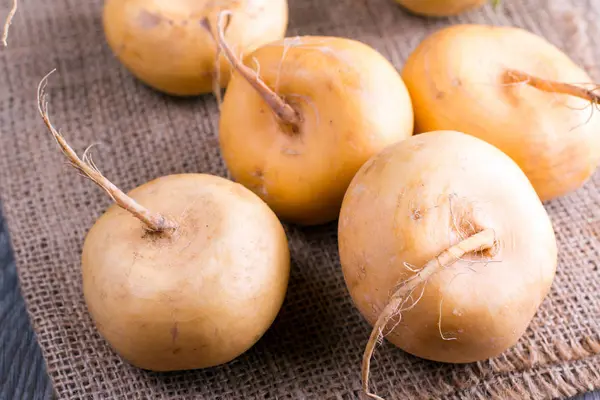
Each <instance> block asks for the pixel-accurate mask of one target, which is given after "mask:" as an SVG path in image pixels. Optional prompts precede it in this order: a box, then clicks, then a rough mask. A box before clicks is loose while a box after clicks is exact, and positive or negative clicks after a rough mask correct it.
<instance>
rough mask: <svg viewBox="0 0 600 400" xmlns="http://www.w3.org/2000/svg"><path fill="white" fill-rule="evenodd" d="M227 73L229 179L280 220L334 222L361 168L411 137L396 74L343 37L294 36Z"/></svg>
mask: <svg viewBox="0 0 600 400" xmlns="http://www.w3.org/2000/svg"><path fill="white" fill-rule="evenodd" d="M225 18H226V15H225V14H222V15H221V18H220V19H219V21H220V24H219V27H218V29H217V31H218V32H219V38H218V40H219V43H220V45H221V47H222V51H223V53H224V55H225V56H227V58H228V59H229V61H230V62H231V63H232V65H233V67H234V70H235V72H234V74H233V77H232V80H231V82H230V84H229V86H228V88H227V91H226V93H225V98H224V101H223V105H222V108H221V120H220V134H219V137H220V145H221V152H222V155H223V158H224V160H225V162H226V164H227V166H228V168H229V170H230V172H231V174H232V176H233V178H234V179H235V180H236V181H238V182H240V183H242V184H243V185H244V186H246V187H248V188H250V189H251V190H252V191H254V192H255V193H256V194H258V195H259V196H260V197H261V198H262V199H263V200H265V201H266V202H267V204H269V206H270V207H271V208H272V209H273V210H274V211H275V213H276V214H277V215H278V216H279V217H280V218H281V219H283V220H286V221H288V222H292V223H296V224H300V225H315V224H321V223H325V222H328V221H332V220H335V219H337V216H338V214H339V209H340V206H341V202H342V198H343V196H344V193H345V191H346V189H347V187H348V184H349V183H350V181H351V180H352V177H353V176H354V174H355V173H356V171H358V169H359V168H360V166H361V165H362V164H363V163H364V162H365V161H367V159H369V157H371V156H372V155H373V154H375V153H377V152H378V151H380V150H381V149H383V148H384V147H385V146H387V145H389V144H391V143H394V142H396V141H399V140H403V139H405V138H407V137H409V136H411V135H412V132H413V111H412V105H411V101H410V97H409V95H408V92H407V90H406V87H405V85H404V83H403V82H402V79H401V77H400V75H399V73H398V72H397V71H396V70H395V69H394V67H393V66H392V65H391V64H390V63H389V62H388V61H387V60H386V59H385V58H384V57H383V56H382V55H381V54H379V53H378V52H377V51H375V50H374V49H372V48H371V47H369V46H367V45H365V44H363V43H360V42H357V41H354V40H350V39H344V38H335V37H314V36H306V37H296V38H287V39H285V40H282V41H278V42H274V43H271V44H269V45H267V46H264V47H262V48H260V49H258V50H256V51H255V52H254V53H252V54H250V55H248V57H247V58H246V60H247V63H248V65H252V66H253V67H254V68H255V70H254V69H252V68H250V67H249V66H246V65H245V64H244V63H243V62H242V61H241V60H239V59H238V58H237V57H235V54H233V52H232V51H231V49H230V48H229V46H228V44H227V42H226V38H225V37H224V36H223V26H224V21H225Z"/></svg>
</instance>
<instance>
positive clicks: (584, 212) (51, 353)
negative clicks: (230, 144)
mask: <svg viewBox="0 0 600 400" xmlns="http://www.w3.org/2000/svg"><path fill="white" fill-rule="evenodd" d="M289 2H290V27H289V30H288V35H289V36H292V35H300V34H318V35H335V36H346V37H350V38H354V39H359V40H361V41H363V42H365V43H367V44H369V45H371V46H373V47H375V48H376V49H377V50H379V51H380V52H382V53H383V54H384V55H385V56H386V57H388V58H389V59H390V60H391V61H392V62H393V63H394V65H395V66H397V67H398V68H400V67H401V66H402V65H403V62H404V60H405V59H406V57H407V56H408V54H409V52H410V51H411V50H412V49H413V48H414V47H415V46H416V45H417V44H418V43H419V42H420V41H421V40H422V39H423V38H424V37H425V35H426V34H428V33H430V32H432V31H434V30H436V29H439V28H441V27H443V26H446V25H449V24H453V23H462V22H478V23H488V24H495V25H515V26H520V27H524V28H526V29H528V30H531V31H533V32H535V33H537V34H540V35H543V36H545V37H546V38H548V39H549V40H550V41H552V42H553V43H555V44H557V45H558V46H560V47H561V48H563V49H564V50H566V51H567V53H568V54H569V55H570V56H572V57H573V58H574V59H575V60H576V61H577V62H578V63H580V64H581V65H583V66H584V67H586V68H587V69H588V70H589V71H590V72H591V73H592V74H593V76H594V77H595V79H600V74H598V71H597V70H595V66H596V64H597V63H598V62H599V61H600V57H599V55H600V53H599V52H598V51H600V50H597V51H596V52H594V50H593V47H592V46H593V45H594V44H595V43H593V41H592V40H591V38H598V37H600V32H599V30H598V28H597V27H596V24H595V22H596V21H598V20H599V19H600V1H597V0H587V1H584V0H571V1H567V0H503V1H502V4H501V6H500V8H499V9H497V10H496V11H494V10H493V9H492V8H491V7H486V8H484V9H483V10H481V11H478V12H473V13H469V14H467V15H463V16H460V17H457V18H452V19H447V20H426V19H422V18H419V17H415V16H411V15H409V14H407V13H406V12H405V11H403V10H402V9H401V8H399V7H398V6H397V5H396V4H395V3H394V2H393V1H392V0H364V1H363V0H337V1H324V0H289ZM2 3H4V4H3V5H2V7H3V8H1V10H2V11H8V6H9V4H8V3H9V2H8V0H3V2H2ZM101 11H102V1H100V0H93V1H91V0H90V1H88V0H86V1H75V0H55V1H44V0H29V1H26V2H23V3H22V5H21V8H20V10H19V13H18V14H17V17H16V18H15V20H14V23H13V25H12V30H11V36H10V41H9V48H8V49H6V50H2V51H1V52H0V62H1V64H0V65H1V70H0V71H1V72H0V88H1V90H0V130H1V137H0V184H1V187H0V193H1V196H2V202H3V207H4V212H5V214H6V218H7V220H8V223H9V227H10V232H11V235H12V241H13V245H14V249H15V255H16V259H17V264H18V269H19V275H20V280H21V285H22V290H23V294H24V296H25V298H26V302H27V305H28V310H29V313H30V315H31V319H32V321H33V324H34V327H35V331H36V333H37V335H38V339H39V342H40V344H41V347H42V350H43V353H44V356H45V359H46V362H47V365H48V370H49V373H50V375H51V377H52V380H53V383H54V387H55V390H56V392H57V394H58V396H59V398H63V399H80V398H110V399H117V398H127V399H150V398H152V399H175V398H196V399H217V398H219V399H234V398H235V399H242V398H243V399H252V398H269V399H274V398H277V399H287V398H290V399H303V398H307V399H308V398H310V399H355V398H358V397H359V395H360V375H359V365H360V359H361V356H362V351H363V347H364V345H365V343H366V340H367V338H368V336H369V333H370V327H369V326H368V325H367V323H366V322H365V321H364V320H363V318H362V317H361V316H360V314H359V313H358V311H357V310H356V309H355V308H354V307H353V305H352V303H351V300H350V297H349V295H348V293H347V290H346V287H345V285H344V280H343V276H342V273H341V268H340V265H339V259H338V254H337V241H336V224H335V223H332V224H329V225H327V226H323V227H317V228H309V229H300V228H297V227H293V226H288V227H286V228H287V232H288V237H289V241H290V248H291V255H292V274H291V281H290V286H289V289H288V294H287V298H286V301H285V304H284V306H283V308H282V310H281V312H280V314H279V316H278V318H277V320H276V322H275V323H274V325H273V326H272V327H271V329H270V330H269V331H268V332H267V334H266V335H265V336H264V337H263V339H262V340H261V341H260V342H259V343H258V344H257V345H256V346H254V347H253V348H252V349H251V350H250V351H248V352H247V353H246V354H244V355H242V356H241V357H239V358H238V359H237V360H235V361H233V362H231V363H229V364H227V365H224V366H221V367H218V368H212V369H207V370H203V371H188V372H182V373H169V374H158V373H149V372H144V371H140V370H138V369H136V368H134V367H132V366H130V365H128V364H127V363H124V362H123V361H122V360H120V359H119V357H117V356H116V355H115V354H114V353H113V352H112V351H111V350H110V348H109V347H108V346H107V344H106V343H105V342H104V341H103V339H102V338H101V337H100V336H99V335H98V333H97V332H96V330H95V328H94V326H93V323H92V321H91V319H90V317H89V315H88V313H87V312H86V307H85V304H84V300H83V296H82V290H81V274H80V254H81V248H82V243H83V239H84V236H85V234H86V232H87V230H88V229H89V228H90V227H91V225H92V224H93V222H94V220H95V219H96V218H97V217H98V216H99V215H101V213H102V212H103V210H104V209H105V208H106V207H107V206H108V205H109V201H110V200H109V199H108V198H107V196H106V195H105V194H104V193H103V192H102V191H101V190H99V189H98V188H97V187H95V186H94V185H92V184H91V183H90V182H89V181H86V180H84V179H83V178H80V177H78V176H77V175H76V174H75V172H74V171H73V170H70V169H68V168H67V167H66V166H65V164H64V160H63V159H62V158H61V155H60V154H59V152H58V150H57V148H56V145H55V143H54V142H53V141H52V139H51V138H50V136H49V134H48V132H47V131H46V129H45V128H44V126H43V124H42V121H41V120H40V118H39V116H38V114H37V109H36V103H35V94H36V86H37V84H38V82H39V80H40V79H41V78H42V77H43V76H44V75H45V74H46V73H47V72H48V71H49V70H50V69H52V68H57V73H55V74H54V75H53V76H52V77H51V80H50V85H49V88H48V91H49V93H50V110H51V114H52V116H53V120H54V123H55V124H56V125H57V126H58V127H60V128H61V130H62V132H63V133H64V135H65V136H66V137H67V138H68V140H69V141H70V142H71V144H72V145H73V146H74V147H75V148H76V149H77V150H78V151H82V150H83V149H85V148H86V147H87V146H88V145H90V144H91V143H99V145H98V146H97V147H96V148H95V150H94V157H95V161H96V164H98V166H99V167H100V168H101V170H102V171H103V172H104V174H105V175H106V176H107V177H109V178H110V179H112V180H113V181H114V182H115V183H116V184H118V185H119V186H120V187H122V188H123V189H125V190H130V189H132V188H134V187H135V186H137V185H140V184H142V183H144V182H146V181H148V180H150V179H153V178H156V177H158V176H161V175H167V174H172V173H181V172H206V173H212V174H217V175H222V176H227V173H226V169H225V167H224V164H223V162H222V160H221V158H220V154H219V149H218V141H217V135H218V129H217V128H218V112H217V107H216V103H215V101H214V98H213V97H212V96H203V97H198V98H194V99H185V100H183V99H174V98H171V97H168V96H164V95H161V94H159V93H157V92H155V91H153V90H150V89H148V88H147V87H145V86H144V85H142V84H141V83H139V82H138V81H137V80H135V79H134V78H133V77H132V76H131V75H130V74H129V73H128V72H127V71H126V70H124V68H122V67H121V65H120V64H119V63H118V62H117V60H116V59H115V58H114V57H113V55H112V54H111V52H110V50H109V48H108V47H107V45H106V44H105V41H104V36H103V32H102V25H101ZM565 134H568V132H565ZM599 134H600V132H599ZM248 140H252V138H251V137H249V138H248ZM546 207H547V210H548V212H549V213H550V215H551V217H552V220H553V223H554V226H555V229H556V234H557V238H558V243H559V248H560V257H559V258H560V259H559V266H558V272H557V276H556V280H555V283H554V286H553V288H552V291H551V294H550V296H549V297H548V299H547V300H546V301H545V302H544V304H543V306H542V307H541V309H540V310H539V312H538V313H537V315H536V317H535V319H534V320H533V322H532V324H531V326H530V329H529V330H528V331H527V333H526V335H525V336H524V337H523V338H522V340H521V341H520V342H519V343H518V345H517V346H516V347H514V348H513V349H511V350H509V351H507V352H506V353H505V354H503V355H502V356H500V357H498V358H496V359H493V360H490V361H486V362H480V363H476V364H470V365H458V366H454V365H443V364H438V363H433V362H428V361H424V360H421V359H418V358H415V357H412V356H409V355H407V354H406V353H404V352H402V351H401V350H399V349H397V348H395V347H393V346H391V345H389V344H387V343H386V344H384V345H383V346H381V347H380V348H379V349H378V351H377V353H376V356H375V361H374V364H373V376H372V380H373V388H374V390H376V392H377V393H379V394H381V395H383V396H386V397H387V398H389V399H408V398H457V399H470V398H478V399H479V398H535V399H550V398H564V397H567V396H570V395H574V394H576V393H580V392H585V391H588V390H592V389H595V388H600V356H598V355H597V354H598V353H600V343H599V340H600V279H599V275H600V274H599V273H598V266H599V264H600V239H599V237H600V175H596V177H595V178H594V179H593V180H592V181H590V182H589V183H588V184H587V185H586V186H585V187H584V188H582V189H581V190H579V191H577V192H576V193H573V194H571V195H569V196H567V197H565V198H563V199H560V200H556V201H552V202H549V203H548V204H547V205H546ZM524 223H525V221H524Z"/></svg>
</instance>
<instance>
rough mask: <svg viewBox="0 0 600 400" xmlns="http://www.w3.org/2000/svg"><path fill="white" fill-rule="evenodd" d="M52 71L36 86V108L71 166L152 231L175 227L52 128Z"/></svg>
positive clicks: (170, 229)
mask: <svg viewBox="0 0 600 400" xmlns="http://www.w3.org/2000/svg"><path fill="white" fill-rule="evenodd" d="M53 72H54V70H52V71H51V72H50V73H49V74H48V75H46V76H45V77H44V78H43V79H42V81H41V82H40V84H39V86H38V93H37V96H38V110H39V112H40V115H41V116H42V119H43V120H44V123H45V124H46V126H47V127H48V130H49V131H50V132H51V133H52V136H53V137H54V139H55V140H56V143H58V145H59V146H60V149H61V150H62V152H63V154H64V155H65V157H66V158H67V159H68V160H69V163H70V164H71V166H72V167H74V168H75V169H77V170H78V171H79V172H81V173H82V174H83V175H84V176H85V177H86V178H88V179H90V180H91V181H92V182H94V183H95V184H96V185H98V186H100V187H101V188H102V189H103V190H104V191H105V192H106V193H108V195H109V196H110V197H111V198H112V199H113V200H114V201H115V203H116V204H117V205H118V206H119V207H121V208H123V209H125V210H127V211H129V212H130V213H131V214H133V216H134V217H136V218H138V219H139V220H140V221H142V222H143V223H144V224H145V225H146V226H147V228H148V229H149V230H151V231H154V232H170V231H174V230H175V229H177V227H178V225H177V224H176V223H175V222H173V221H171V220H169V219H167V218H165V217H164V216H163V215H160V214H157V213H153V212H151V211H150V210H148V209H147V208H145V207H143V206H141V205H140V204H138V203H137V202H136V201H135V200H134V199H132V198H131V197H129V196H128V195H126V194H125V193H123V191H122V190H121V189H119V188H118V187H117V186H115V185H114V184H113V183H112V182H110V181H109V180H108V179H107V178H106V177H104V175H102V173H101V172H100V171H99V170H98V168H96V166H95V165H94V162H93V161H92V159H91V158H90V157H89V155H88V154H87V151H86V153H84V155H83V159H81V158H79V156H78V155H77V154H76V153H75V151H74V150H73V149H72V148H71V146H69V144H68V143H67V141H66V140H65V139H64V138H63V136H62V135H61V134H60V132H58V131H57V130H56V129H55V128H54V126H53V125H52V123H51V122H50V117H49V115H48V103H47V101H46V93H45V88H46V84H47V81H48V77H49V76H50V74H52V73H53Z"/></svg>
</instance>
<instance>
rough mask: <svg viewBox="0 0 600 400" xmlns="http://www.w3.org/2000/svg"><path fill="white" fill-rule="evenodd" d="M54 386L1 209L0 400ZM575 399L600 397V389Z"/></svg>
mask: <svg viewBox="0 0 600 400" xmlns="http://www.w3.org/2000/svg"><path fill="white" fill-rule="evenodd" d="M52 397H53V391H52V385H51V383H50V379H49V377H48V375H47V374H46V369H45V364H44V360H43V358H42V354H41V351H40V348H39V346H38V344H37V341H36V338H35V334H34V333H33V329H32V327H31V323H30V321H29V318H28V316H27V311H26V309H25V303H24V300H23V298H22V296H21V293H20V291H19V285H18V278H17V271H16V268H15V263H14V259H13V256H12V251H11V248H10V241H9V238H8V234H7V232H6V226H5V224H4V219H3V218H2V214H1V212H0V400H12V399H24V400H25V399H27V400H29V399H33V400H37V399H51V398H52ZM573 400H600V392H597V393H589V394H585V395H581V396H578V397H576V398H574V399H573Z"/></svg>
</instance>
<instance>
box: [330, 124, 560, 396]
mask: <svg viewBox="0 0 600 400" xmlns="http://www.w3.org/2000/svg"><path fill="white" fill-rule="evenodd" d="M339 250H340V259H341V264H342V269H343V273H344V278H345V281H346V284H347V286H348V289H349V292H350V295H351V296H352V299H353V301H354V303H355V305H356V307H357V308H358V310H359V311H360V312H361V314H362V315H363V316H364V317H365V318H366V320H367V321H368V322H369V323H370V324H371V325H372V326H373V331H372V334H371V337H370V339H369V341H368V345H367V347H366V349H365V353H364V358H363V368H362V372H363V374H362V376H363V388H364V390H365V392H366V393H367V394H369V395H370V396H371V397H372V398H376V399H377V398H379V397H377V396H376V395H374V394H373V393H371V392H370V391H369V371H370V359H371V356H372V354H373V351H374V348H375V346H376V343H377V341H378V340H380V338H381V337H386V338H387V339H388V340H389V341H390V342H392V343H393V344H395V345H396V346H398V347H400V348H401V349H403V350H405V351H406V352H408V353H410V354H413V355H415V356H418V357H421V358H425V359H429V360H434V361H439V362H447V363H468V362H474V361H479V360H485V359H488V358H490V357H494V356H496V355H498V354H500V353H502V352H504V351H505V350H506V349H508V348H509V347H511V346H513V345H514V344H515V343H516V342H517V340H518V339H519V338H520V337H521V336H522V335H523V333H524V332H525V330H526V328H527V326H528V325H529V323H530V321H531V319H532V318H533V316H534V314H535V313H536V311H537V309H538V307H539V306H540V304H541V302H542V300H543V299H544V298H545V296H546V295H547V293H548V292H549V290H550V287H551V285H552V281H553V279H554V274H555V271H556V263H557V245H556V239H555V236H554V231H553V229H552V225H551V222H550V219H549V217H548V215H547V213H546V211H545V209H544V207H543V205H542V203H541V201H540V200H539V198H538V196H537V195H536V192H535V190H534V189H533V187H532V185H531V183H530V182H529V181H528V180H527V177H526V176H525V174H524V173H523V172H522V171H521V169H519V167H518V166H517V165H516V164H515V163H514V162H513V161H512V160H511V159H510V158H509V157H508V156H506V155H505V154H504V153H502V152H501V151H500V150H498V149H497V148H495V147H493V146H491V145H490V144H488V143H486V142H484V141H482V140H480V139H477V138H475V137H473V136H470V135H466V134H463V133H459V132H453V131H438V132H429V133H423V134H421V135H416V136H413V137H411V138H409V139H407V140H405V141H403V142H400V143H397V144H395V145H392V146H389V147H388V148H386V149H385V150H383V151H382V152H381V153H379V154H378V155H376V156H374V157H373V158H372V159H370V160H369V161H368V162H367V163H365V165H364V166H363V167H362V168H361V169H360V171H359V172H358V173H357V175H356V177H355V178H354V179H353V181H352V183H351V184H350V186H349V188H348V191H347V193H346V196H345V198H344V202H343V205H342V210H341V213H340V219H339Z"/></svg>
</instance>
